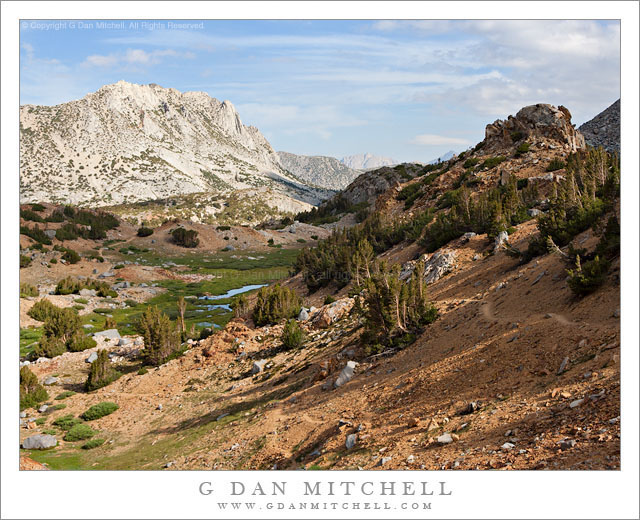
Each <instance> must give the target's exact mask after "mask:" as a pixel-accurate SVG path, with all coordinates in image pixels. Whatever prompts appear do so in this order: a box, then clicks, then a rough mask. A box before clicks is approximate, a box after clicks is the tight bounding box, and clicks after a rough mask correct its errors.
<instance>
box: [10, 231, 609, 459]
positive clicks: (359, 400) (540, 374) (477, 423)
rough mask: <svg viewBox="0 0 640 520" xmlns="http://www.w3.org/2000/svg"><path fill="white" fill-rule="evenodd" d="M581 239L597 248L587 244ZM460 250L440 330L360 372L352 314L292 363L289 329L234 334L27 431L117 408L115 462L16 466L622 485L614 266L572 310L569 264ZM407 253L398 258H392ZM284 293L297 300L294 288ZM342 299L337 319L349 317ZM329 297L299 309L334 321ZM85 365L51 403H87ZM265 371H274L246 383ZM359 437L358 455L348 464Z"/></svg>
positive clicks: (242, 326)
mask: <svg viewBox="0 0 640 520" xmlns="http://www.w3.org/2000/svg"><path fill="white" fill-rule="evenodd" d="M527 226H531V227H533V226H535V223H533V222H530V223H527V224H524V225H522V226H520V227H519V229H518V231H517V232H516V234H514V235H513V237H512V240H513V243H514V244H516V245H517V244H518V240H519V238H520V239H524V238H525V237H527V236H529V235H530V233H531V231H532V230H531V229H529V228H528V227H527ZM579 240H583V241H584V242H585V243H588V242H589V241H590V240H591V241H593V240H595V238H594V237H591V236H590V232H586V233H585V234H584V236H583V237H579ZM450 246H451V247H454V248H455V250H456V252H457V266H456V268H455V269H454V270H453V272H451V273H450V274H448V275H446V276H444V277H443V278H441V279H440V280H438V281H437V282H436V283H434V284H433V285H431V286H429V287H430V297H431V298H432V300H433V301H434V303H435V304H436V306H437V307H438V309H439V311H440V318H439V319H438V320H437V321H436V322H434V323H433V324H431V325H429V326H428V328H427V329H426V331H425V332H424V334H422V335H421V336H420V337H419V338H418V340H417V341H416V342H415V343H414V344H413V345H411V346H409V347H407V348H406V349H405V350H402V351H400V352H398V353H396V354H395V355H392V356H387V357H384V356H379V357H373V358H372V357H365V356H364V354H363V353H362V351H361V347H360V345H359V343H358V340H357V339H358V336H359V332H360V330H359V323H358V321H357V318H356V317H355V316H351V315H349V314H344V315H343V316H341V317H338V318H339V319H337V320H336V321H335V323H333V324H332V325H330V326H329V327H328V328H318V326H314V325H312V323H311V320H310V321H308V322H305V323H304V326H305V327H306V328H307V329H308V331H309V334H310V341H309V342H308V344H306V345H305V346H304V347H303V348H302V349H300V350H293V351H287V352H285V351H282V350H281V348H280V345H281V343H280V340H279V336H280V332H281V328H282V325H276V326H272V327H262V328H254V327H253V326H252V324H251V323H250V322H243V321H242V320H238V319H237V320H232V321H231V322H230V323H229V324H227V325H226V327H225V329H224V330H223V331H221V332H219V333H217V334H214V335H213V336H211V337H210V338H208V339H206V340H202V341H199V342H195V343H194V344H192V345H191V348H190V349H189V350H188V351H187V352H186V354H185V355H184V356H182V357H180V358H178V359H176V360H173V361H170V362H169V363H167V364H165V365H163V366H161V367H158V368H157V369H151V370H149V372H148V373H146V374H143V375H138V373H137V370H138V368H139V364H137V363H139V362H137V361H135V359H132V360H131V361H127V360H126V358H124V361H123V364H122V367H123V371H125V372H126V373H125V375H123V376H122V377H121V378H120V379H119V380H117V381H116V382H114V383H112V384H110V385H108V386H107V387H104V388H102V389H100V390H97V391H96V392H93V393H89V394H86V393H82V392H78V393H77V394H75V395H73V396H71V397H68V398H67V399H65V400H64V401H63V402H64V403H66V404H67V407H66V408H65V409H64V410H60V411H57V412H55V413H54V414H50V415H46V416H45V417H47V420H46V421H45V425H42V426H40V427H39V428H37V429H29V430H27V429H21V439H23V438H25V437H27V436H29V435H31V434H33V433H35V432H37V431H40V429H47V428H48V427H50V426H49V425H50V423H51V421H52V420H53V419H54V418H55V417H57V416H60V415H65V414H74V415H78V414H81V413H82V412H84V411H85V410H86V409H87V408H88V407H89V406H91V405H93V404H96V403H98V402H101V401H115V402H116V403H117V404H118V405H119V407H120V408H119V410H117V411H116V412H115V413H113V414H111V415H109V416H106V417H103V418H101V419H98V420H96V421H93V422H92V424H91V426H92V428H94V429H97V430H100V437H102V438H105V439H106V440H107V442H106V443H105V444H104V445H103V446H101V447H98V448H96V449H92V450H82V449H80V447H79V445H78V443H67V442H64V441H62V440H59V446H58V447H57V448H54V449H52V450H44V451H35V450H32V451H28V450H22V452H23V455H25V456H28V457H30V459H32V461H31V462H29V461H28V460H26V459H25V462H24V464H25V466H27V465H28V464H35V463H33V461H37V462H40V463H46V465H47V467H49V468H51V469H162V468H167V469H171V470H173V469H179V470H180V469H194V470H195V469H198V470H202V469H299V468H304V469H385V470H386V469H430V470H434V469H512V470H517V469H548V470H558V469H572V470H575V469H603V470H604V469H610V470H613V469H619V468H620V323H619V312H620V311H619V308H620V300H619V294H620V288H619V264H618V265H616V266H614V269H613V273H614V274H613V275H612V276H611V277H610V279H609V280H608V282H607V284H606V285H605V286H603V287H602V288H600V289H599V290H598V291H597V292H595V293H594V294H592V295H590V296H587V297H585V298H583V299H579V300H578V299H575V298H574V297H573V296H572V294H571V292H570V290H569V289H568V287H567V283H566V280H565V278H566V273H565V268H566V266H565V264H564V262H563V261H562V259H561V258H559V257H558V256H554V255H546V256H543V257H540V258H539V259H538V260H534V261H532V262H530V263H528V264H525V265H522V266H519V265H518V263H517V261H516V260H514V259H512V258H510V257H508V256H506V255H505V254H504V253H503V252H499V253H497V254H495V255H481V258H480V259H478V260H473V257H474V256H476V255H478V254H481V253H482V252H483V251H485V250H486V249H487V240H486V237H485V236H477V237H474V238H472V239H471V240H470V241H469V242H468V243H466V244H462V243H461V242H460V241H457V242H455V243H453V244H450ZM411 254H412V251H409V250H407V249H406V248H405V249H404V250H402V249H400V248H397V249H394V250H392V251H390V252H389V253H388V256H391V257H393V258H395V259H396V260H402V259H405V258H404V257H407V259H408V258H409V257H410V256H411ZM616 273H617V274H616ZM287 284H288V285H290V286H292V287H295V288H296V289H298V290H300V292H301V293H303V284H302V281H301V279H300V278H299V277H294V278H292V279H289V280H288V281H287ZM345 292H346V290H343V291H342V292H341V293H339V294H338V295H337V298H339V299H338V302H337V303H335V304H332V305H333V306H334V308H336V309H337V308H340V307H341V306H342V305H346V304H348V303H349V300H348V297H347V296H346V294H345ZM324 296H325V293H323V292H322V291H321V292H319V293H318V294H316V295H313V296H311V297H309V298H307V300H306V301H305V303H306V304H307V305H315V306H317V307H320V309H319V310H318V311H317V312H318V313H326V312H328V311H329V309H328V307H329V306H322V301H323V299H324ZM312 319H313V316H312ZM86 355H87V353H79V354H68V355H65V356H61V357H58V358H54V359H53V360H52V361H50V362H47V363H38V364H33V365H32V366H31V368H32V370H33V372H34V373H35V374H36V375H37V376H38V379H40V380H42V379H43V378H45V377H47V376H49V375H54V374H58V375H60V376H61V377H62V380H63V382H62V383H60V384H58V385H57V386H54V387H49V393H50V394H51V396H52V397H54V396H55V395H56V392H62V391H63V390H68V389H69V390H77V389H79V388H80V385H81V384H82V382H84V380H85V379H86V374H87V370H88V368H87V367H88V365H87V364H86V363H85V362H84V358H85V357H86ZM262 359H264V360H267V364H266V365H265V366H264V368H263V370H261V371H260V372H258V373H256V374H252V373H251V372H252V367H253V364H254V361H257V360H262ZM348 360H355V361H357V362H358V365H357V368H356V370H355V375H354V376H353V378H352V379H351V380H350V381H349V382H347V383H346V384H344V385H343V386H341V387H339V388H334V387H333V385H332V383H333V381H334V380H335V379H336V377H337V376H338V374H339V373H340V371H341V370H342V368H343V367H344V366H345V364H346V362H347V361H348ZM325 388H327V389H325ZM54 402H58V401H54ZM159 405H162V406H161V407H160V406H159ZM160 408H161V409H160ZM31 415H33V412H31ZM38 415H39V414H35V416H38ZM351 434H355V435H356V438H355V445H354V446H353V447H351V448H350V449H347V447H346V441H347V437H348V436H349V435H351ZM447 434H448V435H447ZM351 439H352V440H353V437H352V438H351Z"/></svg>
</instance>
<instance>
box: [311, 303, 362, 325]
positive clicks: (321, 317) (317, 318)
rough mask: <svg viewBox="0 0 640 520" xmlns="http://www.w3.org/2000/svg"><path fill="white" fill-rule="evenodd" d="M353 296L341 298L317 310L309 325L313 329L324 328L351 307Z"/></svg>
mask: <svg viewBox="0 0 640 520" xmlns="http://www.w3.org/2000/svg"><path fill="white" fill-rule="evenodd" d="M353 303H354V300H353V298H343V299H341V300H338V301H335V302H333V303H331V304H329V305H325V306H324V307H322V308H321V309H320V310H318V311H317V312H316V313H315V314H314V315H313V318H312V321H311V326H312V327H313V328H314V329H326V328H328V327H329V326H330V325H331V324H332V323H334V322H336V321H338V320H339V319H340V318H342V317H343V316H345V315H346V314H347V313H348V312H349V311H350V310H351V309H352V308H353Z"/></svg>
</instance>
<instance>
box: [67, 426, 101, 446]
mask: <svg viewBox="0 0 640 520" xmlns="http://www.w3.org/2000/svg"><path fill="white" fill-rule="evenodd" d="M95 434H96V432H95V431H93V430H92V429H91V427H90V426H88V425H86V424H76V425H75V426H72V427H71V429H70V430H69V431H68V432H67V434H66V435H65V436H64V437H63V439H64V440H65V441H67V442H76V441H83V440H85V439H90V438H91V437H93V436H94V435H95Z"/></svg>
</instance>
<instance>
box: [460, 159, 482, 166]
mask: <svg viewBox="0 0 640 520" xmlns="http://www.w3.org/2000/svg"><path fill="white" fill-rule="evenodd" d="M479 162H480V159H478V158H476V157H470V158H469V159H467V160H466V161H465V162H464V164H463V165H462V166H463V168H465V169H466V168H473V167H474V166H475V165H476V164H478V163H479Z"/></svg>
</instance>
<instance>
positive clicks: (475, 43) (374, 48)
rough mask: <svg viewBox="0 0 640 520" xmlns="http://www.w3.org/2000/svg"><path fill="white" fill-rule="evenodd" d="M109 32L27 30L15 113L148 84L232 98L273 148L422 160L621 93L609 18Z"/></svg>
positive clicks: (584, 113) (228, 24)
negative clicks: (534, 112) (531, 107)
mask: <svg viewBox="0 0 640 520" xmlns="http://www.w3.org/2000/svg"><path fill="white" fill-rule="evenodd" d="M105 22H107V21H106V20H105ZM112 22H113V23H117V24H124V28H106V27H103V28H100V27H98V22H97V21H95V20H94V21H84V22H80V21H77V20H76V21H66V22H65V21H50V22H44V21H37V22H35V21H34V22H31V21H23V22H22V26H21V27H22V28H21V50H20V53H21V65H20V67H21V77H20V94H21V103H22V104H26V103H35V104H47V105H53V104H58V103H63V102H65V101H70V100H72V99H78V98H81V97H83V96H84V95H86V94H87V93H89V92H92V91H95V90H97V89H99V88H100V87H101V86H102V85H105V84H108V83H114V82H116V81H118V80H121V79H123V80H126V81H130V82H133V83H158V84H159V85H162V86H164V87H173V88H176V89H178V90H182V91H188V90H197V91H204V92H207V93H208V94H209V95H211V96H212V97H215V98H217V99H220V100H224V99H228V100H231V101H232V102H233V104H234V105H235V106H236V108H237V110H238V112H239V113H240V117H241V119H242V120H243V122H244V123H245V124H252V125H255V126H257V127H258V128H259V129H260V130H261V131H262V133H263V134H264V135H265V136H266V137H267V139H268V140H269V141H270V142H271V144H272V146H273V147H274V148H275V149H276V150H285V151H288V152H293V153H298V154H306V155H330V156H334V157H342V156H345V155H351V154H356V153H364V152H370V153H374V154H378V155H385V156H389V157H392V158H394V159H395V160H398V161H427V160H430V159H433V158H435V157H437V156H439V155H441V154H443V153H445V152H447V151H449V150H455V151H461V150H464V149H465V148H467V147H468V146H472V145H475V143H477V142H478V141H480V140H482V138H483V137H484V127H485V125H486V124H487V123H489V122H493V121H494V120H495V119H497V118H506V117H507V116H508V115H509V114H515V112H517V110H519V109H520V108H521V107H522V106H525V105H527V104H532V103H552V104H555V105H558V104H562V105H565V106H566V107H567V108H569V110H570V111H571V113H572V114H573V121H574V123H577V124H578V125H579V124H581V123H583V122H584V121H586V120H588V119H590V118H591V117H593V116H594V115H596V114H597V113H598V112H600V111H601V110H603V109H604V108H606V107H607V106H609V105H610V104H611V103H613V102H614V101H615V100H616V99H618V98H619V97H620V78H619V67H620V45H619V35H620V25H619V23H618V22H617V21H610V22H607V21H577V20H576V21H529V20H525V21H464V20H463V21H431V20H424V21H419V20H415V21H392V20H389V21H371V20H362V21H357V20H349V21H320V20H310V21H304V20H301V21H251V20H239V21H223V20H217V21H212V20H209V21H200V20H193V21H189V22H187V21H175V22H174V23H176V24H184V23H193V24H195V27H187V28H184V27H175V26H174V27H171V26H170V22H169V21H168V20H161V21H156V22H155V23H154V21H153V20H148V21H145V22H143V21H138V25H137V27H136V26H135V25H133V24H134V23H135V22H132V21H126V20H125V21H123V20H117V21H112ZM72 24H73V25H72Z"/></svg>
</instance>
